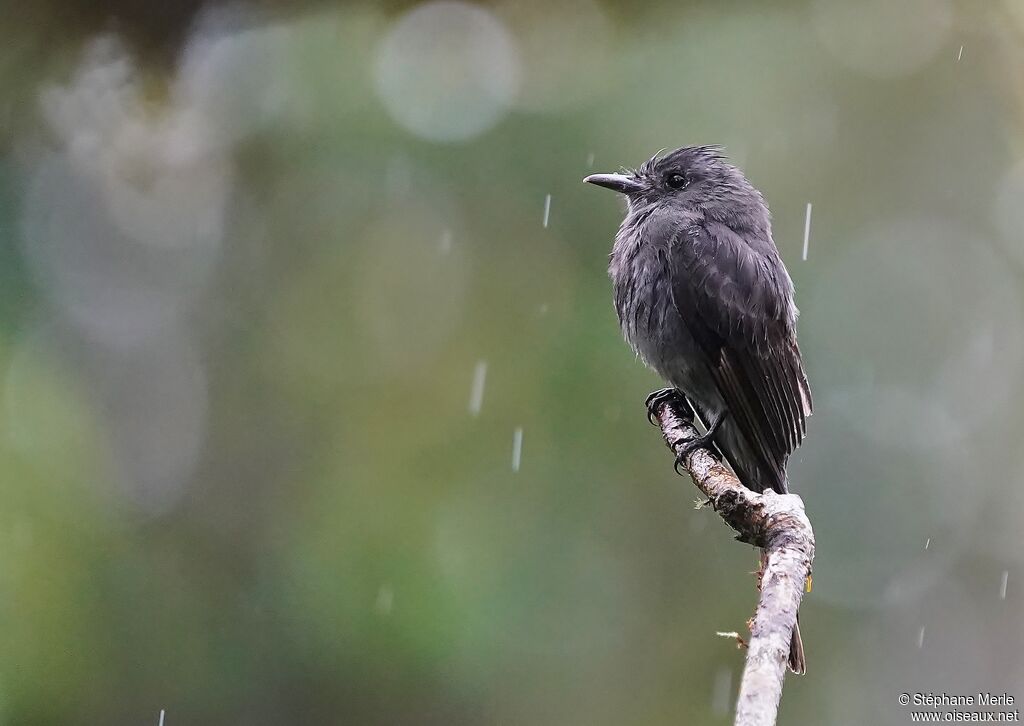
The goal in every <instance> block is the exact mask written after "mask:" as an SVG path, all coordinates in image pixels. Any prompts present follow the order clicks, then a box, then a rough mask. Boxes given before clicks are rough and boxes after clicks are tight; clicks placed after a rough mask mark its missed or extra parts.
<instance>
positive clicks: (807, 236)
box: [804, 202, 811, 262]
mask: <svg viewBox="0 0 1024 726" xmlns="http://www.w3.org/2000/svg"><path fill="white" fill-rule="evenodd" d="M810 241H811V203H810V202H807V216H805V217H804V261H805V262H806V261H807V245H808V243H809V242H810Z"/></svg>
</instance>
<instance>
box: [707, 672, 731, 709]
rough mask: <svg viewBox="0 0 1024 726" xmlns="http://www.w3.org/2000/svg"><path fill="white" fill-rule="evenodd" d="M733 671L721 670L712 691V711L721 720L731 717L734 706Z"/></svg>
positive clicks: (716, 675)
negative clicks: (730, 710) (730, 711)
mask: <svg viewBox="0 0 1024 726" xmlns="http://www.w3.org/2000/svg"><path fill="white" fill-rule="evenodd" d="M731 696H732V670H730V669H729V668H719V669H718V673H716V674H715V685H714V686H713V687H712V689H711V711H712V712H713V713H714V714H715V715H716V716H718V717H719V718H724V717H726V716H728V715H729V709H730V707H731V706H732V698H731Z"/></svg>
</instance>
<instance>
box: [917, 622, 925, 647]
mask: <svg viewBox="0 0 1024 726" xmlns="http://www.w3.org/2000/svg"><path fill="white" fill-rule="evenodd" d="M917 647H918V648H923V647H924V626H923V625H922V626H921V629H920V630H918V631H917Z"/></svg>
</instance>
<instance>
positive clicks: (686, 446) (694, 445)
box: [674, 411, 725, 476]
mask: <svg viewBox="0 0 1024 726" xmlns="http://www.w3.org/2000/svg"><path fill="white" fill-rule="evenodd" d="M724 420H725V411H723V412H721V413H720V414H718V416H716V417H715V420H714V421H712V422H711V426H709V427H708V430H707V431H706V432H705V433H703V434H701V435H700V436H698V437H697V438H695V439H690V440H689V441H684V442H683V443H682V444H680V445H679V448H678V449H676V461H675V464H674V467H675V470H676V474H679V475H680V476H682V472H680V471H679V467H684V468H685V466H686V458H687V457H688V456H689V455H690V454H692V453H693V452H694V451H696V450H697V449H707V448H709V447H710V445H711V444H713V443H714V442H715V434H716V433H718V428H719V427H720V426H721V425H722V421H724Z"/></svg>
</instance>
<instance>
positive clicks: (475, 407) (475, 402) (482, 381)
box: [469, 360, 487, 416]
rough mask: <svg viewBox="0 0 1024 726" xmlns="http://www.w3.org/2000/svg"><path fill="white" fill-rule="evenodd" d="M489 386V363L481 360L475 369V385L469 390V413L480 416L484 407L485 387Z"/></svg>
mask: <svg viewBox="0 0 1024 726" xmlns="http://www.w3.org/2000/svg"><path fill="white" fill-rule="evenodd" d="M486 384H487V361H485V360H480V361H477V363H476V368H475V369H473V385H472V387H471V388H470V390H469V412H470V413H471V414H473V415H474V416H479V415H480V409H481V408H482V407H483V405H484V386H485V385H486Z"/></svg>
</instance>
